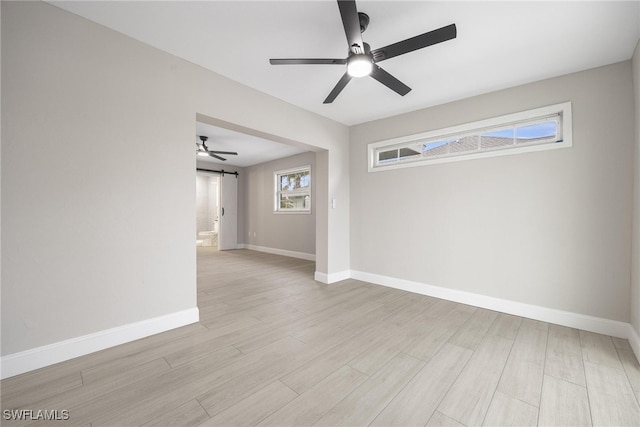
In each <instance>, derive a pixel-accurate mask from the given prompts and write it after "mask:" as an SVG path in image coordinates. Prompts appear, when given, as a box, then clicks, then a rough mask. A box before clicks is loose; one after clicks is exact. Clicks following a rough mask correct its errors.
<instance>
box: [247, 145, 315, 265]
mask: <svg viewBox="0 0 640 427" xmlns="http://www.w3.org/2000/svg"><path fill="white" fill-rule="evenodd" d="M315 157H316V154H315V153H313V152H307V153H302V154H298V155H295V156H291V157H286V158H284V159H278V160H274V161H271V162H266V163H261V164H258V165H255V166H251V167H248V168H245V175H246V179H245V181H244V188H243V193H244V206H245V209H246V213H245V230H246V233H245V235H244V239H243V241H244V242H245V243H248V244H250V245H256V246H262V247H266V248H272V249H282V250H287V251H293V252H301V253H303V254H315V252H316V215H315V211H316V186H315V182H316V176H317V174H316V164H315ZM305 165H311V214H276V213H274V212H273V205H274V181H273V173H274V172H275V171H279V170H286V169H292V168H295V167H298V166H305ZM254 233H255V236H254Z"/></svg>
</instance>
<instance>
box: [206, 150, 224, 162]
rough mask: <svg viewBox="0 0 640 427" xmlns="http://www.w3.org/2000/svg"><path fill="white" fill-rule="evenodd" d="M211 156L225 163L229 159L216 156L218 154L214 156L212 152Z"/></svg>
mask: <svg viewBox="0 0 640 427" xmlns="http://www.w3.org/2000/svg"><path fill="white" fill-rule="evenodd" d="M209 155H210V156H211V157H215V158H216V159H218V160H222V161H223V162H226V161H227V159H225V158H224V157H220V156H218V155H216V154H213V153H212V152H211V151H209Z"/></svg>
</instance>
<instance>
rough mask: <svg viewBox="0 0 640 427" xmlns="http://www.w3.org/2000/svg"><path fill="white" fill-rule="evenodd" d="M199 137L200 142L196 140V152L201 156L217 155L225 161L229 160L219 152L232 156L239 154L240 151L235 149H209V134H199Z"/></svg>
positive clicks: (217, 157)
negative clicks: (237, 151)
mask: <svg viewBox="0 0 640 427" xmlns="http://www.w3.org/2000/svg"><path fill="white" fill-rule="evenodd" d="M198 138H200V142H199V143H198V142H196V154H197V155H200V156H211V157H215V158H216V159H218V160H222V161H224V162H226V161H227V159H225V158H224V157H220V156H218V154H228V155H231V156H237V155H238V153H236V152H235V151H218V150H209V147H207V140H208V139H209V137H208V136H204V135H199V136H198Z"/></svg>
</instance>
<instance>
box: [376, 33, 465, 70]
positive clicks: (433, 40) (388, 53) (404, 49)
mask: <svg viewBox="0 0 640 427" xmlns="http://www.w3.org/2000/svg"><path fill="white" fill-rule="evenodd" d="M456 36H457V29H456V24H451V25H447V26H446V27H442V28H438V29H437V30H433V31H429V32H427V33H424V34H420V35H419V36H415V37H411V38H410V39H406V40H403V41H401V42H397V43H393V44H390V45H389V46H385V47H381V48H379V49H375V50H372V51H371V54H372V55H373V60H374V61H375V62H380V61H384V60H385V59H389V58H393V57H394V56H398V55H403V54H405V53H409V52H413V51H414V50H418V49H422V48H423V47H427V46H431V45H434V44H438V43H442V42H445V41H447V40H451V39H455V38H456Z"/></svg>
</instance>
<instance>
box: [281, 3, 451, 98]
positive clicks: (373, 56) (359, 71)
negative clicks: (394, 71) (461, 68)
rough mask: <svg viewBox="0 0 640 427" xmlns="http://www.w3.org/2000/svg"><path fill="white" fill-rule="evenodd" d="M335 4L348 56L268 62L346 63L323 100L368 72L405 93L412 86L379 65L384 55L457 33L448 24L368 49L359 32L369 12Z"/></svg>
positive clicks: (408, 50) (442, 39)
mask: <svg viewBox="0 0 640 427" xmlns="http://www.w3.org/2000/svg"><path fill="white" fill-rule="evenodd" d="M338 8H339V9H340V16H341V17H342V25H343V27H344V32H345V34H346V36H347V42H348V43H349V51H348V52H349V53H348V56H347V58H344V59H341V58H333V59H332V58H306V59H305V58H297V59H296V58H292V59H270V60H269V62H270V63H271V65H294V64H296V65H299V64H330V65H344V64H346V65H347V71H346V72H345V73H344V75H343V76H342V78H341V79H340V80H339V81H338V84H337V85H336V86H335V87H334V88H333V90H332V91H331V92H330V93H329V96H327V98H326V99H325V100H324V102H323V103H324V104H329V103H331V102H333V100H334V99H336V97H337V96H338V94H339V93H340V92H341V91H342V89H344V87H345V86H346V85H347V83H349V81H350V80H351V79H352V78H353V77H356V78H357V77H364V76H371V77H373V78H374V79H376V80H377V81H379V82H380V83H382V84H383V85H385V86H387V87H388V88H389V89H391V90H393V91H395V92H396V93H398V94H399V95H402V96H404V95H406V94H407V93H409V91H410V90H411V88H410V87H409V86H407V85H405V84H404V83H402V82H401V81H400V80H398V79H396V78H395V77H393V76H392V75H391V74H389V73H388V72H386V71H385V70H383V69H382V68H380V67H379V66H378V65H377V63H378V62H381V61H384V60H385V59H390V58H393V57H396V56H398V55H403V54H405V53H409V52H413V51H414V50H418V49H422V48H423V47H427V46H431V45H434V44H437V43H442V42H444V41H447V40H451V39H454V38H456V34H457V31H456V24H450V25H447V26H445V27H442V28H438V29H437V30H433V31H429V32H426V33H424V34H420V35H418V36H415V37H411V38H409V39H406V40H403V41H400V42H397V43H393V44H390V45H388V46H385V47H381V48H379V49H374V50H371V48H370V47H369V45H368V44H367V43H364V42H363V41H362V34H361V33H362V32H364V30H366V29H367V26H368V25H369V16H368V15H367V14H366V13H362V12H358V10H357V8H356V2H355V0H338Z"/></svg>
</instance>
